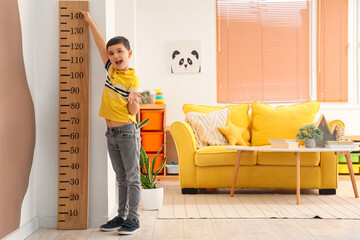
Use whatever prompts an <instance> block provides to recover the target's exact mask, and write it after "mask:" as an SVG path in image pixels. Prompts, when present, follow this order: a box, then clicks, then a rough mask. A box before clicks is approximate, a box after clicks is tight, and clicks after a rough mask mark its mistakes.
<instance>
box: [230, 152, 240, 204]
mask: <svg viewBox="0 0 360 240" xmlns="http://www.w3.org/2000/svg"><path fill="white" fill-rule="evenodd" d="M241 154H242V152H241V150H239V151H238V152H237V155H236V162H235V169H234V177H233V182H232V185H231V192H230V197H233V196H234V191H235V185H236V179H237V176H238V172H239V166H240V159H241Z"/></svg>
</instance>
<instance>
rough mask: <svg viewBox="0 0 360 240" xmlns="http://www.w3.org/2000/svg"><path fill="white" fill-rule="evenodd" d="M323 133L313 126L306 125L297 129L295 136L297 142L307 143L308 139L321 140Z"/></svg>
mask: <svg viewBox="0 0 360 240" xmlns="http://www.w3.org/2000/svg"><path fill="white" fill-rule="evenodd" d="M322 137H323V133H322V131H321V130H320V129H318V128H317V127H315V126H314V125H306V126H303V127H301V128H300V129H299V132H298V133H297V134H296V138H297V139H298V140H302V141H307V140H309V139H322Z"/></svg>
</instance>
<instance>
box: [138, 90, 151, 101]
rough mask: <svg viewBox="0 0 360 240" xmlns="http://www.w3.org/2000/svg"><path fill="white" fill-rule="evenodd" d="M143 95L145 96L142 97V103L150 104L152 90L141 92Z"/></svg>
mask: <svg viewBox="0 0 360 240" xmlns="http://www.w3.org/2000/svg"><path fill="white" fill-rule="evenodd" d="M140 94H141V96H143V98H140V102H139V103H140V104H149V103H150V101H151V99H150V98H151V97H150V95H151V94H150V91H149V90H145V91H143V92H141V93H140Z"/></svg>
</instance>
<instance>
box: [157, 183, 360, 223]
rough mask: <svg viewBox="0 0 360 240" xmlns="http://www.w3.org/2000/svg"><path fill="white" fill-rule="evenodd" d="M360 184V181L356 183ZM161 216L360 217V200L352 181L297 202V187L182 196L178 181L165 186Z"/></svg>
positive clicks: (306, 192)
mask: <svg viewBox="0 0 360 240" xmlns="http://www.w3.org/2000/svg"><path fill="white" fill-rule="evenodd" d="M357 185H358V186H360V182H357ZM164 187H165V189H164V193H165V194H164V203H163V206H162V208H161V209H160V210H159V211H158V215H157V218H159V219H172V218H174V219H188V218H195V219H196V218H201V219H206V218H210V219H211V218H219V219H221V218H245V219H246V218H302V219H304V218H323V219H360V199H359V198H355V195H354V192H353V189H352V185H351V182H350V181H340V182H339V188H338V189H337V194H336V195H319V194H318V190H302V191H301V195H300V203H301V204H300V205H296V194H295V190H288V191H286V190H279V189H241V190H238V189H237V191H235V195H234V197H230V189H218V190H217V191H216V192H214V193H205V192H204V193H201V194H197V195H182V194H181V190H180V187H179V185H178V184H170V185H166V186H164Z"/></svg>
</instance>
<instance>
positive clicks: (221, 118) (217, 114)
mask: <svg viewBox="0 0 360 240" xmlns="http://www.w3.org/2000/svg"><path fill="white" fill-rule="evenodd" d="M229 114H230V110H229V109H228V108H224V109H222V110H220V111H214V112H211V113H197V112H189V113H187V114H186V116H185V121H186V122H188V123H189V124H190V126H191V128H192V129H193V131H194V133H195V138H196V144H197V147H198V148H200V147H204V146H209V145H210V146H216V145H228V144H229V141H228V140H227V138H226V137H225V136H224V135H223V134H222V133H221V132H220V131H219V130H218V127H224V126H226V121H227V117H228V115H229Z"/></svg>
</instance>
